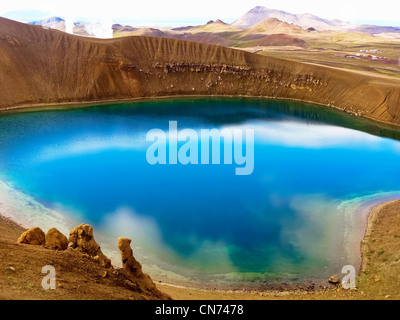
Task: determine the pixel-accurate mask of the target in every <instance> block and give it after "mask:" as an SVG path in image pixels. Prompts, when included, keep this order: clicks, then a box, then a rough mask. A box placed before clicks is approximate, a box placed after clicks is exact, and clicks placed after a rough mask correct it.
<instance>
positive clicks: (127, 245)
mask: <svg viewBox="0 0 400 320" xmlns="http://www.w3.org/2000/svg"><path fill="white" fill-rule="evenodd" d="M131 242H132V240H131V239H128V238H118V242H117V243H118V249H119V251H120V252H121V260H122V266H123V267H124V268H126V269H130V270H132V271H133V272H134V273H135V274H136V275H137V276H139V275H141V274H142V265H141V264H140V263H139V262H138V261H137V260H136V259H135V257H134V256H133V251H132V248H131Z"/></svg>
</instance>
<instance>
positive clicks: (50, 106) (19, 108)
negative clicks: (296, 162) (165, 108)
mask: <svg viewBox="0 0 400 320" xmlns="http://www.w3.org/2000/svg"><path fill="white" fill-rule="evenodd" d="M185 98H186V99H196V98H198V99H204V98H217V99H218V98H220V99H223V98H227V99H260V100H277V101H293V102H302V103H307V104H311V105H314V106H320V107H325V108H329V109H334V110H338V111H341V112H344V113H346V114H348V115H350V116H354V117H357V118H362V119H365V120H370V121H374V122H377V123H378V124H382V125H388V126H391V127H394V128H398V129H400V123H393V122H390V121H384V120H381V119H377V118H374V117H370V116H367V115H365V114H357V113H355V112H352V111H351V110H347V109H346V108H345V107H340V106H336V105H333V104H329V105H327V104H323V103H319V102H315V101H310V100H304V99H296V98H282V97H276V96H255V95H166V96H149V97H136V98H116V99H106V100H93V101H72V102H55V103H37V104H35V103H32V104H23V105H16V106H12V107H0V116H1V115H3V114H13V113H23V112H35V111H52V110H66V109H75V108H88V107H92V106H101V105H107V104H118V103H129V102H146V101H152V100H171V99H185Z"/></svg>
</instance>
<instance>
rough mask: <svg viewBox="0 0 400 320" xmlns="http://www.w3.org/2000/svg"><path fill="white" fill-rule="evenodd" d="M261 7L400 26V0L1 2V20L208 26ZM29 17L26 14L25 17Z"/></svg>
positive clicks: (53, 0)
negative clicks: (42, 17) (38, 16)
mask: <svg viewBox="0 0 400 320" xmlns="http://www.w3.org/2000/svg"><path fill="white" fill-rule="evenodd" d="M257 5H260V6H265V7H267V8H271V9H280V10H284V11H287V12H291V13H312V14H315V15H318V16H320V17H321V18H327V19H340V20H345V21H351V22H362V23H364V22H375V23H378V22H380V23H379V24H385V23H384V22H385V21H387V22H389V23H387V24H391V25H397V26H400V13H399V11H400V10H399V9H400V1H399V0H379V1H371V0H334V1H321V0H302V1H299V0H240V1H238V0H197V1H190V0H186V1H185V0H140V1H138V0H116V1H102V0H97V1H96V0H68V1H57V0H35V1H31V0H12V1H2V3H1V5H0V15H2V16H7V14H6V13H7V12H10V11H17V10H25V11H28V10H36V11H44V12H46V13H49V14H50V15H56V16H61V17H63V18H64V17H70V18H75V19H76V18H79V19H83V18H86V19H88V20H93V19H100V20H110V19H111V20H112V21H113V22H119V21H122V22H123V21H127V22H128V21H129V22H135V21H137V22H144V21H149V22H150V21H151V22H175V24H179V23H180V22H182V23H187V22H191V21H192V22H200V23H205V22H207V21H208V20H210V19H214V20H215V19H218V18H219V19H222V20H224V21H226V22H228V23H231V22H233V21H234V20H235V19H236V18H238V17H240V16H241V15H243V14H244V13H246V12H247V11H248V10H250V9H251V8H253V7H255V6H257ZM26 14H28V15H29V12H28V13H26V12H25V15H26Z"/></svg>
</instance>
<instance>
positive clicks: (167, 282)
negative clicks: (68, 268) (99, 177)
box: [0, 181, 400, 294]
mask: <svg viewBox="0 0 400 320" xmlns="http://www.w3.org/2000/svg"><path fill="white" fill-rule="evenodd" d="M0 195H1V199H3V202H2V203H0V215H1V216H2V217H4V218H6V219H9V220H11V221H13V222H15V223H16V224H18V225H19V226H22V227H23V228H29V227H32V226H37V225H38V223H35V220H36V221H37V219H39V220H40V219H42V220H43V223H40V227H41V228H43V227H44V229H46V228H51V227H54V226H55V227H57V228H58V229H59V230H60V231H61V232H64V233H66V234H68V230H70V229H71V228H72V227H74V225H75V224H79V223H78V221H74V222H73V221H72V220H73V219H67V218H68V217H66V216H65V214H62V213H59V212H57V211H56V210H53V209H49V208H47V207H45V206H44V205H42V204H41V203H40V202H37V201H36V200H35V199H33V198H32V197H31V196H29V195H25V194H24V193H22V192H20V191H19V190H14V189H13V188H12V186H10V185H8V184H7V183H6V182H4V181H0ZM14 196H15V198H16V199H15V198H13V197H14ZM375 198H377V199H374V197H372V198H367V199H364V197H360V199H358V198H355V199H353V200H350V201H356V205H357V206H360V208H356V209H354V208H352V207H351V206H350V207H349V208H350V210H352V209H353V211H352V212H351V216H350V218H351V219H352V222H350V223H351V224H352V226H353V229H351V230H350V231H349V232H350V233H349V234H348V235H345V237H344V239H345V242H346V241H349V242H350V244H349V245H348V246H347V250H349V251H352V250H356V251H352V252H358V253H357V261H359V262H360V263H359V265H358V266H357V268H356V270H357V276H359V275H360V274H361V273H362V272H363V271H364V269H365V268H364V265H365V257H364V255H363V250H362V245H363V242H364V240H365V238H366V237H367V236H368V234H369V233H370V232H371V231H370V229H371V224H373V220H372V218H371V215H372V214H374V212H375V208H377V207H381V206H384V205H385V204H386V203H391V202H393V201H396V200H395V199H400V195H399V193H395V194H390V193H389V194H387V193H385V194H376V195H375ZM4 200H5V201H4ZM7 201H8V202H9V203H7ZM357 201H358V202H357ZM26 208H29V210H33V211H31V212H30V215H31V216H29V214H28V215H26V216H21V215H18V212H24V209H25V210H26ZM354 210H355V211H354ZM33 214H39V216H38V217H36V216H35V217H34V218H35V219H32V215H33ZM343 217H344V218H346V217H347V215H346V214H345V213H344V214H343ZM68 220H70V221H68ZM67 221H68V223H66V222H67ZM44 222H46V223H44ZM361 225H362V227H361ZM354 228H356V230H354ZM96 238H97V239H98V240H106V238H107V237H103V236H102V235H101V234H98V235H97V237H96ZM103 245H104V243H103ZM109 245H110V244H109V243H108V244H106V245H105V246H104V247H102V248H103V251H104V253H105V254H106V256H108V257H110V258H111V259H112V260H115V259H114V258H115V257H116V256H118V255H117V254H115V255H114V253H113V252H112V251H111V249H110V247H109ZM116 261H118V258H116ZM114 266H116V267H117V266H118V265H116V264H114ZM144 268H145V269H146V267H145V266H144ZM150 269H151V268H150ZM149 271H150V270H149ZM149 271H146V272H149ZM150 273H151V272H150ZM151 277H152V279H153V280H154V282H155V283H156V284H157V285H158V286H161V287H165V288H169V289H168V290H175V291H176V290H178V291H182V292H187V293H190V292H192V291H196V292H197V291H202V292H203V291H204V292H219V293H221V294H222V293H258V294H265V293H274V292H298V291H302V292H318V291H324V290H329V289H331V288H334V286H332V285H330V284H329V283H328V281H327V280H328V279H311V278H305V279H300V280H299V281H290V280H284V279H282V280H276V281H270V282H268V283H263V282H260V283H257V284H255V285H254V286H252V284H251V283H250V282H247V283H245V282H243V283H240V282H237V283H231V284H223V283H207V285H204V283H201V281H200V282H199V281H196V282H186V281H185V280H174V279H172V280H171V279H168V278H164V277H162V276H157V274H154V275H153V276H151Z"/></svg>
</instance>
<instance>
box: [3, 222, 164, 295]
mask: <svg viewBox="0 0 400 320" xmlns="http://www.w3.org/2000/svg"><path fill="white" fill-rule="evenodd" d="M68 241H69V242H68ZM18 243H24V244H35V245H42V246H45V247H46V248H48V249H58V250H60V251H58V252H57V253H56V254H55V253H51V251H50V250H43V248H42V249H40V247H39V248H37V249H35V248H33V246H32V248H31V249H30V250H26V248H23V250H24V252H28V253H29V252H30V253H31V255H35V263H36V264H38V263H39V265H40V266H41V267H42V266H43V264H46V263H48V261H49V260H51V265H53V266H55V267H58V268H60V269H62V270H63V271H64V272H65V273H67V274H68V275H65V274H64V275H63V277H62V280H60V283H59V285H58V287H57V288H58V289H60V291H59V290H57V291H58V292H63V290H68V289H71V288H73V289H74V290H73V292H74V293H75V294H76V293H77V292H82V294H81V295H80V296H79V299H82V297H83V298H85V297H86V295H87V293H88V292H90V293H89V296H91V297H95V299H103V298H104V297H107V299H109V297H110V296H109V294H110V293H111V294H112V296H111V299H125V298H126V299H135V300H136V299H138V300H149V299H151V300H155V299H157V300H158V299H162V300H170V299H171V298H170V297H169V296H168V295H166V294H164V293H163V292H161V291H160V290H158V289H157V287H156V285H155V284H154V282H153V280H152V279H151V278H150V276H148V275H147V274H144V273H143V272H142V265H141V264H140V263H139V262H138V261H137V260H136V259H135V258H134V256H133V251H132V248H131V246H130V244H131V240H130V239H127V238H119V239H118V248H119V249H120V250H121V258H122V261H123V268H115V267H113V266H112V265H111V261H110V259H108V258H107V257H106V256H105V255H104V254H103V253H102V251H101V249H100V246H99V244H97V242H96V241H95V240H94V236H93V227H92V226H90V225H87V224H84V223H82V224H81V225H79V226H77V227H75V228H74V229H72V230H71V231H70V233H69V239H67V237H66V236H65V235H63V234H62V233H61V232H60V231H58V230H57V229H56V228H51V229H49V231H48V232H47V233H46V234H44V232H43V231H42V230H41V229H40V228H31V229H29V230H27V231H24V232H23V234H22V235H21V236H20V237H19V239H18ZM65 249H67V250H65ZM47 252H48V253H47ZM39 256H40V259H41V260H40V262H38V261H39V260H36V259H37V258H38V257H39ZM49 257H50V259H49ZM0 260H1V259H0ZM5 271H6V273H7V275H14V274H15V273H16V272H18V269H17V268H15V267H14V266H8V267H7V269H6V270H5ZM35 272H37V271H35ZM67 279H69V281H68V280H67ZM71 279H72V281H71ZM77 279H85V280H84V282H85V285H84V287H85V289H84V290H81V291H78V290H80V289H79V286H76V283H77V282H78V280H77ZM86 279H87V280H86ZM91 279H95V280H93V281H92V282H90V281H91ZM87 286H89V287H92V289H87ZM94 287H97V288H99V290H100V291H99V292H97V291H96V290H94V289H93V288H94ZM101 290H104V291H101ZM116 291H118V293H121V294H120V295H119V296H115V293H116ZM63 294H65V291H64V293H63ZM103 294H108V296H106V295H105V296H103ZM76 296H77V295H75V297H76ZM63 297H64V298H65V296H64V295H63Z"/></svg>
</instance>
